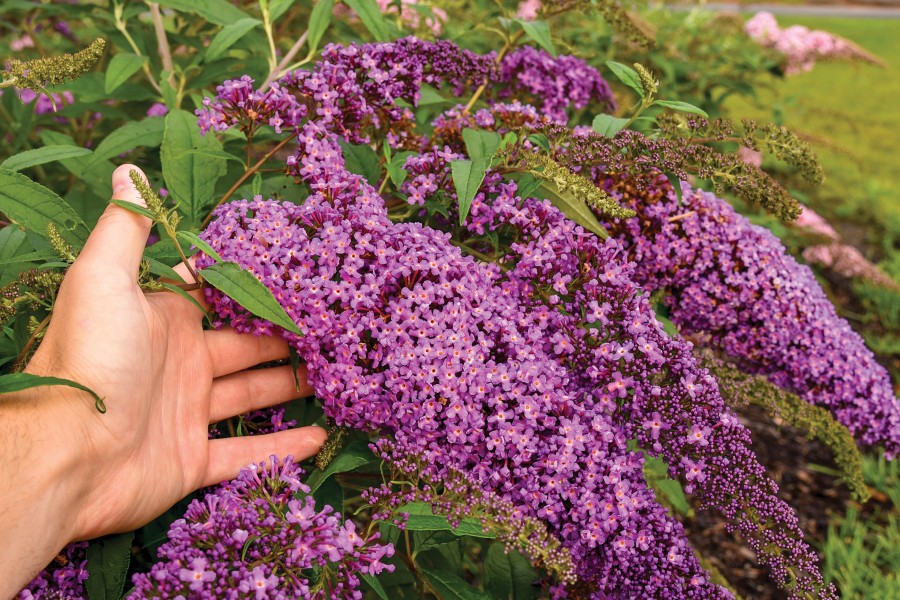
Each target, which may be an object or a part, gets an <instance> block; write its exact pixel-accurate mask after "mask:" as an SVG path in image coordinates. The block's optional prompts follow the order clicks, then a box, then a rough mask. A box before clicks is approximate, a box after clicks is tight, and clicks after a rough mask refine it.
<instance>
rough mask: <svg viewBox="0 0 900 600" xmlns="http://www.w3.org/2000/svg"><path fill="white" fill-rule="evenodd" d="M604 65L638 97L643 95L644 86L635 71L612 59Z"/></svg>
mask: <svg viewBox="0 0 900 600" xmlns="http://www.w3.org/2000/svg"><path fill="white" fill-rule="evenodd" d="M606 66H607V67H609V70H610V71H612V72H613V75H615V76H616V77H618V78H619V81H621V82H622V83H624V84H625V85H627V86H628V87H630V88H631V89H633V90H634V91H635V93H637V95H638V96H639V97H640V98H643V97H644V86H642V85H641V77H640V75H638V74H637V71H635V70H634V69H632V68H631V67H629V66H628V65H623V64H622V63H617V62H615V61H613V60H608V61H606Z"/></svg>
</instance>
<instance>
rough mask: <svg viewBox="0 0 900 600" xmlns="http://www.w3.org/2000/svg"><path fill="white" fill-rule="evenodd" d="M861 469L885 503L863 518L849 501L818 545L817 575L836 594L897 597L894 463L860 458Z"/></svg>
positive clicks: (898, 491)
mask: <svg viewBox="0 0 900 600" xmlns="http://www.w3.org/2000/svg"><path fill="white" fill-rule="evenodd" d="M863 474H864V477H865V479H866V483H867V484H869V485H870V486H871V488H872V489H873V490H874V493H875V494H880V495H881V496H882V497H883V498H884V500H885V502H886V506H887V507H888V508H887V509H876V510H875V511H874V512H870V514H867V515H866V516H865V517H863V516H862V515H860V511H859V508H858V507H857V506H851V507H850V508H849V509H848V510H847V514H846V515H844V516H843V517H841V518H840V519H838V520H837V521H835V522H834V523H832V525H831V526H830V527H829V528H828V538H827V539H826V541H825V544H824V546H823V548H822V549H821V550H822V553H823V554H824V557H825V560H824V564H823V575H824V576H825V578H826V579H827V580H829V581H833V582H834V583H835V584H836V585H838V586H839V587H840V591H841V597H842V598H848V599H850V598H854V599H860V600H869V599H876V598H877V599H878V600H900V464H898V463H897V461H893V462H887V461H886V460H884V459H883V458H877V459H876V458H872V457H866V458H865V459H864V460H863Z"/></svg>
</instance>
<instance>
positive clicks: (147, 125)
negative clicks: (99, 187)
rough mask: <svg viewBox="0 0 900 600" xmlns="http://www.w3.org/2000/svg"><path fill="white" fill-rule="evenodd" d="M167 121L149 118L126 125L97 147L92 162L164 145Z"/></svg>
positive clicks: (105, 138)
mask: <svg viewBox="0 0 900 600" xmlns="http://www.w3.org/2000/svg"><path fill="white" fill-rule="evenodd" d="M165 126H166V120H165V119H164V118H162V117H147V118H146V119H143V120H142V121H132V122H129V123H125V124H124V125H122V126H121V127H119V128H118V129H116V130H115V131H113V132H112V133H110V134H109V135H107V136H106V137H104V138H103V141H102V142H100V144H98V145H97V149H96V150H94V156H92V157H91V162H92V163H94V162H99V161H101V160H106V159H109V158H113V157H115V156H118V155H120V154H122V153H124V152H128V151H129V150H132V149H134V148H137V147H141V146H143V147H148V148H156V147H157V146H159V145H160V144H162V139H163V130H164V129H165Z"/></svg>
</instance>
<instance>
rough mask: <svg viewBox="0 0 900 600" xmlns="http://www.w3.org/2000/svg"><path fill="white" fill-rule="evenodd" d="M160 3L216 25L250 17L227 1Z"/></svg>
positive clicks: (188, 0)
mask: <svg viewBox="0 0 900 600" xmlns="http://www.w3.org/2000/svg"><path fill="white" fill-rule="evenodd" d="M158 3H159V4H160V5H162V6H168V7H169V8H174V9H175V10H179V11H181V12H191V13H194V14H196V15H199V16H201V17H203V18H204V19H206V20H207V21H209V22H210V23H215V24H216V25H231V24H232V23H236V22H238V21H240V20H241V19H246V18H248V17H249V15H248V14H247V13H245V12H243V11H241V10H239V9H237V8H235V6H234V5H233V4H231V2H228V1H227V0H158Z"/></svg>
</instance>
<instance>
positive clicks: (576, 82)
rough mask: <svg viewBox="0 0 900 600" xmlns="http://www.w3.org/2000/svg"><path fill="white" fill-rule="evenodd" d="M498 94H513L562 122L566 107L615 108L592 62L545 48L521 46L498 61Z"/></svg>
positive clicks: (506, 95) (612, 110)
mask: <svg viewBox="0 0 900 600" xmlns="http://www.w3.org/2000/svg"><path fill="white" fill-rule="evenodd" d="M499 80H500V81H501V82H503V83H505V84H507V86H508V88H506V89H504V88H500V92H499V94H498V97H499V98H507V97H509V96H513V97H515V98H516V99H517V100H520V101H523V102H528V103H529V104H534V105H535V106H538V107H540V109H541V111H542V112H544V113H545V114H546V115H548V116H549V117H550V118H551V119H553V120H554V121H557V122H560V123H563V124H565V122H566V120H567V118H568V117H567V116H566V109H567V108H568V107H570V106H571V107H574V108H576V109H578V108H584V107H586V106H588V104H595V105H596V106H597V108H598V110H599V111H600V112H610V113H612V112H615V110H616V101H615V99H614V98H613V94H612V90H611V89H610V87H609V84H608V83H607V82H606V80H605V79H603V76H601V75H600V73H599V72H598V71H597V70H596V69H595V68H594V67H592V66H590V65H588V64H587V63H586V62H584V61H583V60H582V59H580V58H577V57H575V56H567V55H560V56H557V57H556V58H554V57H552V56H550V54H549V53H547V51H546V50H538V49H537V48H534V47H532V46H522V47H520V48H517V49H515V50H514V51H512V52H510V53H509V54H508V55H507V56H506V57H505V58H504V59H503V62H501V64H500V77H499Z"/></svg>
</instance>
